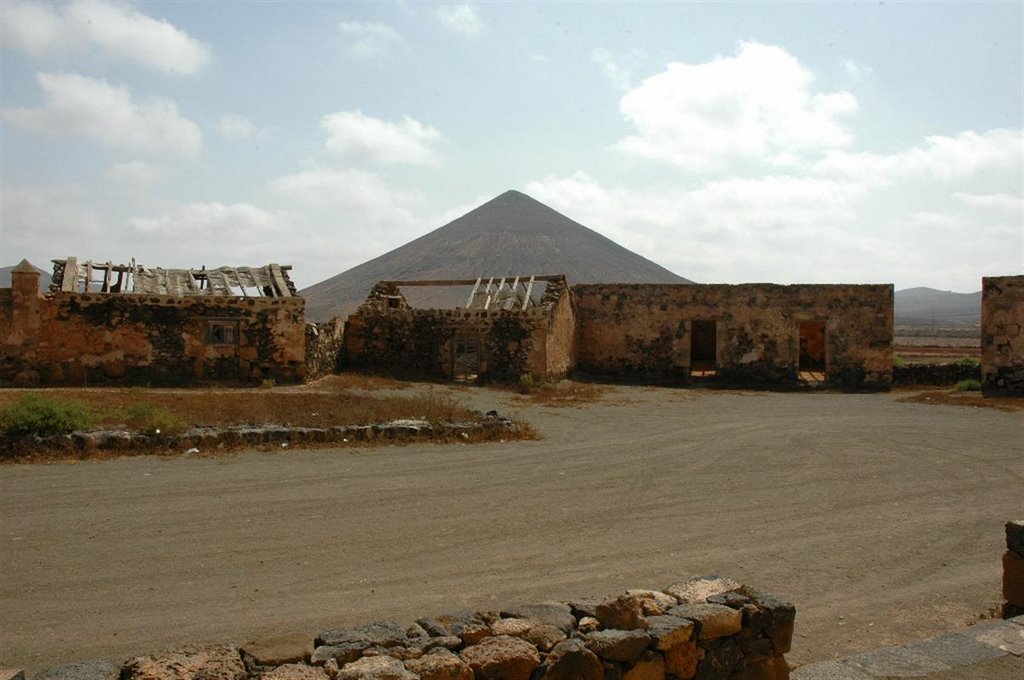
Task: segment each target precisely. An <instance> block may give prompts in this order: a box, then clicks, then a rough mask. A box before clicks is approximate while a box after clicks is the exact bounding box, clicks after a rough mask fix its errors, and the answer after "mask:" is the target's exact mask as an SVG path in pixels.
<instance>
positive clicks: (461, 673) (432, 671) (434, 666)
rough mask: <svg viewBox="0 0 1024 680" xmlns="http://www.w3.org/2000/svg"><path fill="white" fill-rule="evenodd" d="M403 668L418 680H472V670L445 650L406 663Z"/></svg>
mask: <svg viewBox="0 0 1024 680" xmlns="http://www.w3.org/2000/svg"><path fill="white" fill-rule="evenodd" d="M405 667H406V668H408V669H409V670H410V671H412V672H413V673H416V674H417V675H418V676H419V677H420V680H473V669H471V668H470V667H469V666H468V665H466V663H465V662H464V661H463V660H462V659H460V658H459V657H458V656H456V655H455V654H452V653H451V652H449V651H448V650H446V649H445V650H437V651H436V652H433V653H431V654H427V655H425V656H423V657H422V658H420V659H415V660H412V661H406V662H405Z"/></svg>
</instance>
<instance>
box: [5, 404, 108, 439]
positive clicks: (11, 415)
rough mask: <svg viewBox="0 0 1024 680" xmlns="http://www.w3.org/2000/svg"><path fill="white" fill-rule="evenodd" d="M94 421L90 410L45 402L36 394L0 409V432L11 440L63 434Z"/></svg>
mask: <svg viewBox="0 0 1024 680" xmlns="http://www.w3.org/2000/svg"><path fill="white" fill-rule="evenodd" d="M94 422H95V416H94V415H93V413H92V411H91V410H89V407H88V406H86V405H85V404H83V403H81V402H78V401H61V400H57V399H48V398H46V397H41V396H39V395H37V394H28V395H25V396H24V397H22V398H21V399H19V400H18V401H16V402H15V403H13V404H11V405H10V406H8V407H6V408H3V409H0V432H4V433H5V434H7V435H11V436H15V437H23V436H29V435H36V436H39V437H49V436H52V435H56V434H67V433H69V432H73V431H75V430H84V429H87V428H89V427H91V426H92V424H93V423H94Z"/></svg>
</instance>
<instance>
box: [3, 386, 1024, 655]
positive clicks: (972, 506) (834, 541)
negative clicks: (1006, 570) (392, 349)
mask: <svg viewBox="0 0 1024 680" xmlns="http://www.w3.org/2000/svg"><path fill="white" fill-rule="evenodd" d="M414 389H415V388H414ZM435 389H437V388H435ZM452 394H454V395H455V396H456V397H457V398H459V399H462V400H464V401H465V402H466V403H467V404H468V405H470V406H471V407H473V408H478V409H481V410H489V409H492V408H497V409H498V410H499V411H500V412H502V413H503V414H513V413H518V415H520V416H522V417H524V418H525V419H526V420H528V421H529V422H530V423H531V424H532V425H533V426H534V428H536V429H537V430H538V431H539V432H540V433H541V435H542V436H543V439H541V440H539V441H527V442H506V443H487V444H477V445H409V446H400V447H378V448H369V449H362V450H355V449H344V450H330V449H321V450H317V451H296V450H288V451H287V452H282V453H243V454H239V455H228V456H221V457H214V458H195V457H191V458H166V457H164V458H153V457H141V458H124V459H115V460H103V461H94V462H80V463H77V464H71V463H57V464H49V465H5V466H0V542H2V545H3V549H2V550H0V574H2V578H0V620H2V621H3V625H2V627H0V667H21V668H27V669H29V670H39V669H42V668H45V667H48V666H52V665H55V664H58V663H62V662H67V661H73V660H85V659H93V658H100V657H121V656H127V655H130V654H137V653H145V652H150V651H156V650H158V649H161V648H166V647H168V646H172V645H177V644H181V643H186V642H193V641H228V642H242V641H244V640H245V639H247V638H249V637H251V636H253V635H256V634H260V633H269V632H286V631H292V630H299V631H306V632H309V633H314V632H317V631H318V630H322V629H325V628H328V627H334V626H339V625H347V624H356V623H366V622H370V621H377V620H384V619H393V620H398V621H403V622H408V621H411V620H412V619H414V618H416V617H418V616H422V615H427V614H433V613H438V612H442V611H450V610H455V609H459V608H478V609H493V608H497V607H501V606H503V605H506V604H514V603H521V602H530V601H541V600H547V599H564V598H570V597H576V596H585V595H593V594H604V593H611V592H616V591H620V590H622V589H624V588H631V587H664V586H666V585H668V584H669V583H671V582H673V581H676V580H679V579H683V578H686V577H689V576H693V575H699V574H708V573H718V574H722V575H728V576H732V577H734V578H736V579H737V580H740V581H742V582H745V583H748V584H750V585H752V586H756V587H758V588H762V589H765V590H768V591H770V592H772V593H774V594H775V595H777V596H778V597H780V598H784V599H788V600H790V601H792V602H793V603H795V604H796V607H797V628H796V631H797V634H796V637H795V641H794V647H793V651H792V652H791V653H790V654H789V655H787V658H788V659H789V660H790V662H791V663H794V664H802V663H807V662H810V661H817V660H825V659H831V658H838V657H843V656H847V655H849V654H852V653H855V652H858V651H863V650H867V649H872V648H877V647H880V646H885V645H891V644H897V643H902V642H908V641H912V640H916V639H921V638H925V637H929V636H933V635H937V634H940V633H943V632H949V631H952V630H956V629H959V628H962V627H964V626H966V625H969V624H970V623H972V622H974V621H977V620H978V618H979V617H980V616H985V615H987V614H988V613H990V612H992V611H993V610H994V608H996V607H997V606H998V605H999V601H1000V574H1001V563H1000V558H1001V554H1002V551H1003V540H1004V539H1003V523H1004V522H1005V521H1006V520H1008V519H1011V518H1019V517H1022V516H1024V424H1022V418H1021V412H1019V411H1017V412H1010V413H1007V412H1001V411H998V410H995V409H988V408H971V407H966V406H955V405H928V404H919V403H901V402H899V401H897V399H898V398H900V397H902V396H906V395H905V394H903V393H893V394H861V395H857V394H833V393H814V394H807V393H742V392H726V391H704V390H674V389H659V388H640V387H615V388H610V389H609V390H608V391H607V392H606V393H605V394H604V395H603V396H602V397H601V398H600V399H599V400H598V401H596V402H593V403H588V404H585V405H582V406H577V407H564V406H562V407H555V406H550V405H538V404H535V403H533V402H530V401H528V400H526V399H523V398H521V397H518V396H517V395H515V394H512V393H509V392H501V391H497V390H489V389H481V388H458V389H452Z"/></svg>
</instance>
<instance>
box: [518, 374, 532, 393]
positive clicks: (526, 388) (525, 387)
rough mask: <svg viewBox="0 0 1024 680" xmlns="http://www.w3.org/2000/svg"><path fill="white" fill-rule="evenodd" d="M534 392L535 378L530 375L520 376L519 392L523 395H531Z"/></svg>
mask: <svg viewBox="0 0 1024 680" xmlns="http://www.w3.org/2000/svg"><path fill="white" fill-rule="evenodd" d="M532 390H533V376H532V375H530V374H529V373H523V374H522V375H521V376H519V391H520V392H522V393H523V394H529V393H530V392H531V391H532Z"/></svg>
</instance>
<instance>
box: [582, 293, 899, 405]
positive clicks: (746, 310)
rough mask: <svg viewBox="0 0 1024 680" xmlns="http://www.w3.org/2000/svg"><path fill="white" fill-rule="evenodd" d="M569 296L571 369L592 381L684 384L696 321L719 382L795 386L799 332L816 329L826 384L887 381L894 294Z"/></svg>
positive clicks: (883, 384) (873, 385) (876, 385)
mask: <svg viewBox="0 0 1024 680" xmlns="http://www.w3.org/2000/svg"><path fill="white" fill-rule="evenodd" d="M573 292H574V295H575V298H576V308H577V309H576V314H577V364H578V367H579V368H580V369H581V370H583V371H587V372H590V373H593V374H597V375H606V376H614V377H618V378H622V379H627V380H636V381H648V380H664V381H672V382H680V383H686V382H689V381H690V363H691V362H690V359H691V344H692V343H691V338H692V332H693V322H694V321H713V322H714V324H715V332H716V347H715V354H716V363H717V366H716V369H717V371H716V376H715V379H716V380H718V381H721V382H725V383H734V384H765V385H785V384H796V383H797V382H798V369H799V357H800V324H801V322H811V321H818V322H823V323H824V328H825V378H826V381H827V383H829V384H831V385H833V386H837V387H852V388H867V389H888V388H889V387H890V385H891V382H892V334H893V288H892V286H891V285H842V284H838V285H792V286H783V285H773V284H740V285H699V284H658V285H647V284H588V285H576V286H574V287H573Z"/></svg>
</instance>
